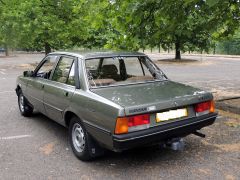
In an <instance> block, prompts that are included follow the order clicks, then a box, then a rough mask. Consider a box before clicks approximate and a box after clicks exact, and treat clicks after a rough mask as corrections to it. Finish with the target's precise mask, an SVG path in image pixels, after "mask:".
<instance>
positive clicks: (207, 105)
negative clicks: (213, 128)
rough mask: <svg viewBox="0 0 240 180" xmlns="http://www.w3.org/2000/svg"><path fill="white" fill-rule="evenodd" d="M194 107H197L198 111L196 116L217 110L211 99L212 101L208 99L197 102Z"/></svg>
mask: <svg viewBox="0 0 240 180" xmlns="http://www.w3.org/2000/svg"><path fill="white" fill-rule="evenodd" d="M194 109H195V112H196V116H200V115H204V114H208V113H210V112H214V110H215V108H214V101H213V100H211V101H206V102H202V103H199V104H196V105H195V107H194Z"/></svg>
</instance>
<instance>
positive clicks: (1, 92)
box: [0, 91, 14, 94]
mask: <svg viewBox="0 0 240 180" xmlns="http://www.w3.org/2000/svg"><path fill="white" fill-rule="evenodd" d="M13 92H14V91H0V94H4V93H13Z"/></svg>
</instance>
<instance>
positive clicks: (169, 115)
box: [156, 108, 188, 122]
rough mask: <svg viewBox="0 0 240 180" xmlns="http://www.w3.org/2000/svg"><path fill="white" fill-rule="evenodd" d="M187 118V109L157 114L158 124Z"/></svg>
mask: <svg viewBox="0 0 240 180" xmlns="http://www.w3.org/2000/svg"><path fill="white" fill-rule="evenodd" d="M186 116H188V112H187V108H183V109H176V110H169V111H165V112H161V113H157V115H156V121H157V122H161V121H168V120H172V119H177V118H181V117H186Z"/></svg>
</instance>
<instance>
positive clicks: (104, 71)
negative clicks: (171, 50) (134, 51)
mask: <svg viewBox="0 0 240 180" xmlns="http://www.w3.org/2000/svg"><path fill="white" fill-rule="evenodd" d="M85 63H86V71H87V76H88V81H89V84H90V87H91V88H97V87H102V86H116V85H126V84H132V83H134V84H135V83H143V82H148V81H156V80H164V79H167V78H166V76H165V75H164V74H163V72H162V71H161V70H160V69H159V68H158V67H157V66H156V65H155V64H153V62H152V61H151V60H150V59H148V58H147V57H141V56H140V57H138V56H136V57H110V58H109V57H107V58H102V57H101V58H94V59H86V61H85Z"/></svg>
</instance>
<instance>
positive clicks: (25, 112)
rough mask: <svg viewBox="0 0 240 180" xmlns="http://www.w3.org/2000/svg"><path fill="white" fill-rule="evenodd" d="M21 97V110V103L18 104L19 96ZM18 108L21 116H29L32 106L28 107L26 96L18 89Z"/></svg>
mask: <svg viewBox="0 0 240 180" xmlns="http://www.w3.org/2000/svg"><path fill="white" fill-rule="evenodd" d="M21 97H23V111H22V110H21V107H20V106H21V105H20V98H21ZM18 108H19V111H20V113H21V114H22V115H23V116H30V115H31V114H32V112H33V108H32V107H30V106H29V105H28V104H27V103H26V98H25V97H24V95H23V93H22V92H21V91H20V93H19V95H18Z"/></svg>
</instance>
